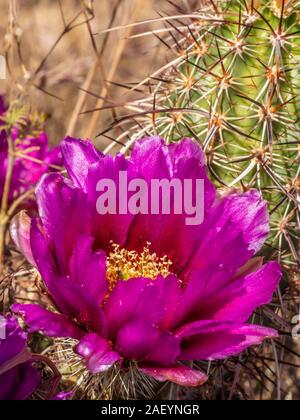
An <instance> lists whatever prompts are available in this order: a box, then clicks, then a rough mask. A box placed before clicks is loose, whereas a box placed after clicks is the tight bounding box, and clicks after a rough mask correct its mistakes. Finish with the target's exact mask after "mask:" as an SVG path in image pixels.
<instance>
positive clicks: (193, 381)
mask: <svg viewBox="0 0 300 420" xmlns="http://www.w3.org/2000/svg"><path fill="white" fill-rule="evenodd" d="M139 369H140V370H141V372H143V373H145V374H146V375H148V376H151V377H153V378H154V379H156V380H157V381H160V382H165V381H170V382H174V383H175V384H177V385H181V386H187V387H195V388H196V387H199V386H201V385H203V384H204V383H205V382H206V381H207V380H208V377H207V376H206V375H205V374H204V373H203V372H201V371H199V370H195V369H191V368H190V367H187V366H170V367H161V366H159V367H140V368H139Z"/></svg>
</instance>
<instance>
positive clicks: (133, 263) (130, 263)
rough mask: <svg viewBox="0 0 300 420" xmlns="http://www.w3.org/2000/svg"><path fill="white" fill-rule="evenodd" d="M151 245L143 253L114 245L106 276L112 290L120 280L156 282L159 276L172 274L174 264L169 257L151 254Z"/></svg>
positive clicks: (109, 257)
mask: <svg viewBox="0 0 300 420" xmlns="http://www.w3.org/2000/svg"><path fill="white" fill-rule="evenodd" d="M149 247H150V243H147V245H146V246H145V248H144V249H143V251H142V252H141V253H138V252H136V251H128V250H127V249H125V248H122V247H121V246H120V245H117V244H115V243H112V249H113V250H112V252H111V253H110V254H109V256H108V258H107V269H106V275H107V279H108V281H109V283H110V286H111V290H112V289H113V288H114V287H115V285H116V283H117V281H118V280H123V281H127V280H129V279H131V278H137V277H147V278H150V279H153V280H155V279H156V278H157V277H158V276H159V275H162V276H163V277H167V276H168V275H169V274H171V271H170V268H171V266H172V262H171V261H170V260H169V259H168V257H167V256H164V257H162V258H161V257H158V256H157V254H155V253H151V251H150V249H149Z"/></svg>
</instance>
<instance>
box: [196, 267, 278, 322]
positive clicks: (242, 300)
mask: <svg viewBox="0 0 300 420" xmlns="http://www.w3.org/2000/svg"><path fill="white" fill-rule="evenodd" d="M281 277H282V272H281V269H280V266H279V264H278V263H277V262H270V263H269V264H266V265H264V266H263V267H262V268H261V269H260V270H259V271H257V272H255V273H252V274H249V275H246V277H244V276H243V277H240V278H238V279H236V280H234V281H232V282H231V283H230V284H228V285H227V286H226V287H224V288H223V289H222V290H221V291H220V292H219V293H216V294H214V295H212V296H211V297H209V298H208V299H207V300H206V301H204V302H202V303H201V305H200V306H199V311H198V313H197V314H196V313H195V316H198V317H199V318H198V319H201V318H202V319H213V320H216V321H236V322H246V321H247V320H248V319H249V317H250V316H251V314H252V313H253V312H254V311H255V309H257V308H259V307H260V306H262V305H266V304H268V303H270V302H271V300H272V297H273V294H274V292H275V290H276V288H277V287H278V284H279V281H280V279H281Z"/></svg>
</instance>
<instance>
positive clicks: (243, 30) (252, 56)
mask: <svg viewBox="0 0 300 420" xmlns="http://www.w3.org/2000/svg"><path fill="white" fill-rule="evenodd" d="M299 18H300V2H293V1H289V2H288V1H280V0H277V1H275V2H274V1H272V2H269V1H265V0H262V1H258V0H256V1H249V0H248V1H246V0H244V1H239V0H229V1H226V2H225V1H219V2H215V3H214V4H213V6H210V7H209V8H207V9H203V10H202V11H199V12H198V13H197V14H195V17H194V18H193V19H192V24H189V25H187V26H186V27H182V28H181V29H180V31H179V32H178V30H176V31H174V28H175V27H176V25H175V24H172V23H171V22H172V21H170V25H171V31H172V37H170V39H169V43H173V49H175V50H176V52H177V54H178V56H177V58H176V59H175V60H174V62H173V63H172V65H170V66H167V67H168V70H167V71H166V72H164V73H161V74H160V76H159V77H157V78H156V80H157V79H159V82H157V85H156V86H155V88H154V89H153V94H152V95H151V98H150V100H151V103H152V107H153V103H154V109H155V111H154V114H155V117H154V116H152V113H151V119H152V122H153V124H152V127H153V128H154V131H156V133H157V134H160V135H162V136H164V137H165V138H167V139H168V141H170V142H171V141H176V140H178V139H180V138H182V137H183V136H189V137H191V136H192V137H194V138H196V139H197V140H198V141H199V142H201V143H202V145H203V147H204V149H205V151H206V154H207V158H208V164H209V169H210V172H211V176H212V178H214V180H215V182H216V183H217V185H218V186H220V187H223V186H224V187H232V188H234V187H237V188H240V187H242V188H244V189H249V188H258V189H259V190H260V191H261V192H262V194H263V196H264V198H265V199H266V200H267V201H268V203H269V209H270V213H271V219H272V221H271V224H272V235H271V237H270V240H269V243H268V245H269V247H268V249H269V251H270V253H271V254H272V257H274V256H276V257H278V258H279V259H280V260H281V261H282V262H284V263H285V264H286V266H289V267H290V268H296V267H297V265H298V266H299V255H298V254H299V252H298V248H299V246H298V245H299V243H298V242H299V238H298V237H299V223H300V216H299V214H300V213H299V209H300V204H299V200H300V166H299V153H300V148H299V144H300V143H299V142H300V112H299V110H300V102H299V99H300V61H299V59H300V22H299ZM177 27H178V25H177ZM174 33H175V34H176V35H174ZM175 37H176V39H175ZM174 40H175V41H174ZM148 128H149V127H148Z"/></svg>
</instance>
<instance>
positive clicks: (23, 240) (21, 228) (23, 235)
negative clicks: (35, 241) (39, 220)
mask: <svg viewBox="0 0 300 420" xmlns="http://www.w3.org/2000/svg"><path fill="white" fill-rule="evenodd" d="M30 224H31V219H30V217H29V216H28V214H27V213H26V211H24V210H23V211H21V212H20V213H18V214H17V215H16V216H15V217H14V218H13V220H12V221H11V224H10V235H11V237H12V239H13V241H14V243H15V245H16V247H17V248H18V250H19V251H20V252H22V254H23V255H24V257H25V258H26V259H27V261H29V262H30V263H31V264H32V265H35V261H34V258H33V255H32V250H31V245H30Z"/></svg>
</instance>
